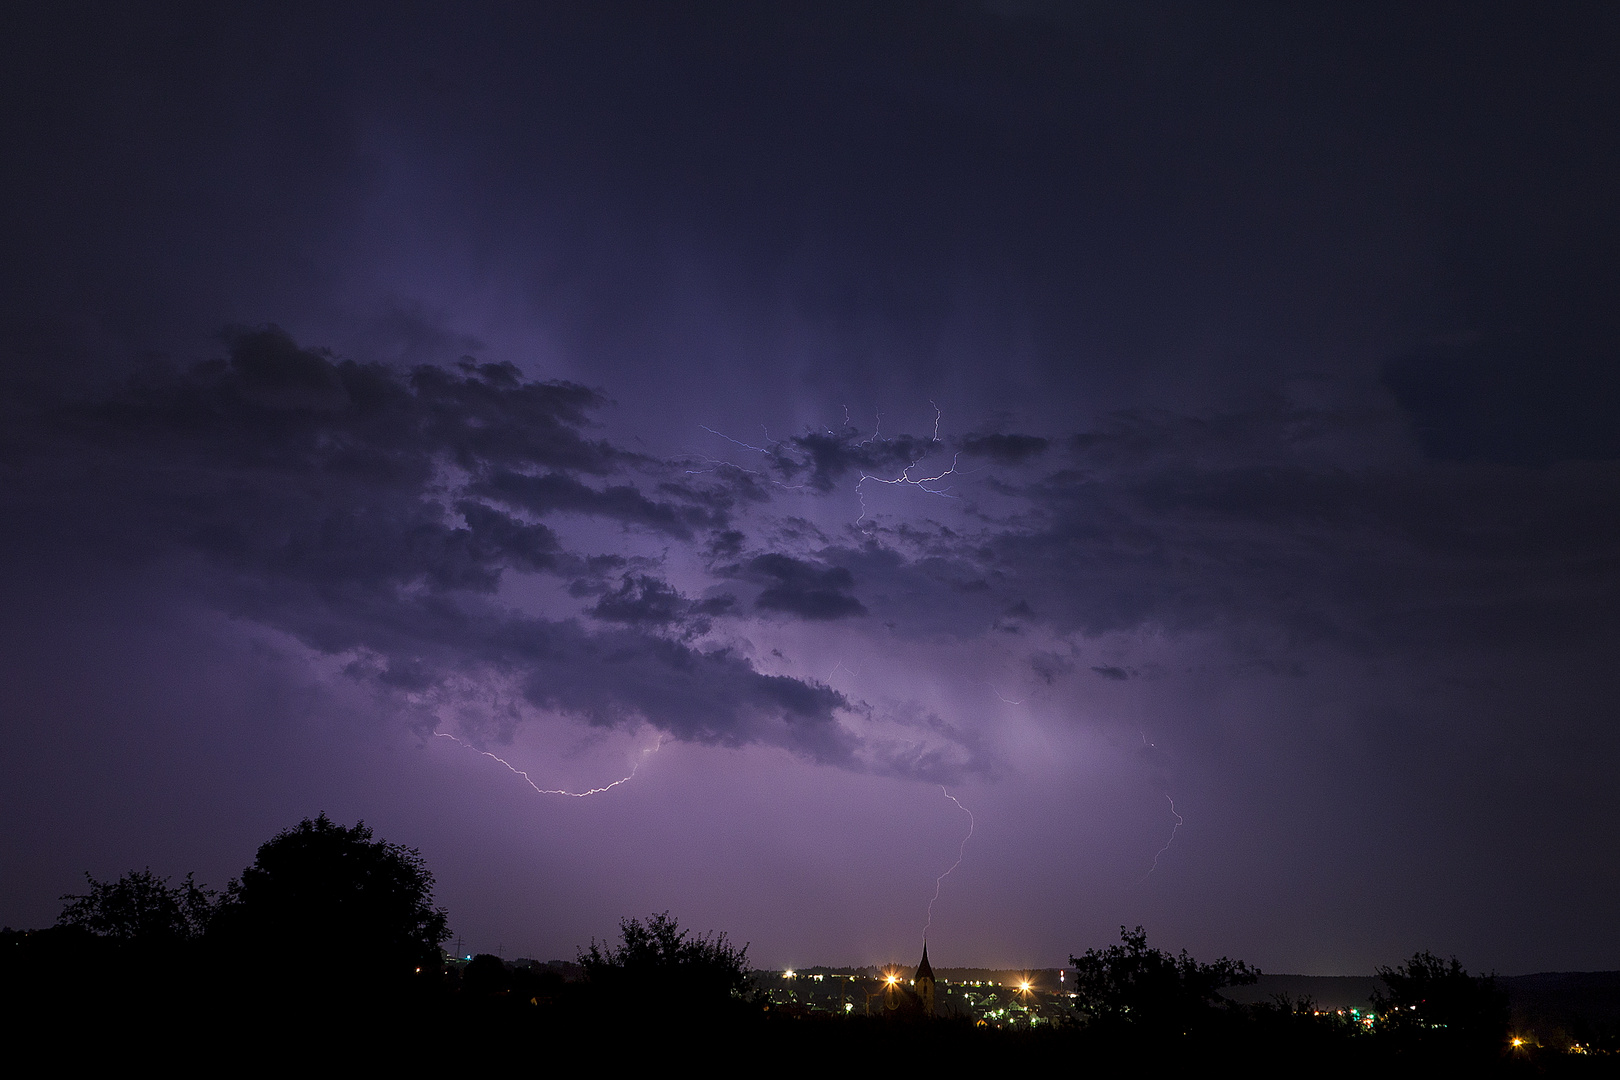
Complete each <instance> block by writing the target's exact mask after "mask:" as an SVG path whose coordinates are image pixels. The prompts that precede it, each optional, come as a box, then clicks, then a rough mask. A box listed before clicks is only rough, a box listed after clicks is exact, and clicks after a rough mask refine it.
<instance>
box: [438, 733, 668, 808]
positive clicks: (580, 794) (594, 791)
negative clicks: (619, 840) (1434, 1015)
mask: <svg viewBox="0 0 1620 1080" xmlns="http://www.w3.org/2000/svg"><path fill="white" fill-rule="evenodd" d="M433 734H434V735H437V736H438V737H439V738H441V739H449V740H450V741H451V742H453V743H456V744H458V745H460V746H465V747H466V748H467V749H469V750H471V751H472V752H473V753H475V754H482V755H484V756H485V757H487V758H489V759H490V760H491V761H498V762H500V763H501V764H502V765H505V766H506V767H507V768H508V769H510V770H511V771H512V772H514V773H517V774H518V775H519V776H521V777H523V782H524V783H526V784H528V785H529V786H530V787H532V788H533V789H534V790H535V793H536V794H539V795H567V796H568V797H569V798H571V799H583V798H585V796H587V795H600V794H602V792H604V791H612V790H613V789H614V788H616V787H618V786H619V785H620V784H626V783H629V782H630V781H631V780H633V779H635V775H636V772H637V770H639V769H640V768H641V763H642V762H643V761H646V760H647V758H648V757H649V756H650V755H652V754H656V753H658V751H659V750H660V749H662V748H663V745H664V739H665V736H663V735H660V736H658V741H657V742H655V743H653V745H651V746H649V747H647V749H645V750H643V751H642V752H641V756H640V757H639V758H638V759H637V760H636V763H635V765H633V766H632V767H631V769H630V775H629V776H625V777H621V778H620V779H618V780H615V781H613V783H611V784H608V785H606V786H605V787H598V788H591V789H590V790H589V791H564V790H562V789H561V788H543V787H541V786H540V785H539V784H537V783H535V782H534V781H533V780H532V779H530V778H529V774H528V773H526V772H524V771H523V770H522V769H520V768H518V767H517V766H515V765H513V764H512V763H511V762H510V761H507V760H506V759H505V758H503V757H498V756H497V755H495V754H492V753H490V752H489V751H488V750H480V749H478V747H476V746H474V745H472V744H471V743H469V742H464V741H462V740H461V739H458V738H456V737H455V736H454V735H451V734H450V733H449V732H447V731H435V732H434V733H433Z"/></svg>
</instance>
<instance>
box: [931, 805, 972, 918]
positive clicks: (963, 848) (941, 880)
mask: <svg viewBox="0 0 1620 1080" xmlns="http://www.w3.org/2000/svg"><path fill="white" fill-rule="evenodd" d="M939 790H940V791H942V792H944V793H945V797H946V798H947V799H949V800H951V802H953V803H956V808H957V809H958V810H960V811H962V813H964V814H966V815H967V816H968V831H967V835H966V836H964V837H962V843H961V844H959V845H958V846H957V848H956V861H955V862H953V863H951V868H950V870H947V871H945V872H944V873H943V874H941V875H939V877H937V878H935V879H934V896H933V899H932V900H929V901H928V918H927V921H926V922H924V923H923V945H924V946H926V945H927V944H928V928H929V927H930V926H933V925H934V900H938V899H939V890H940V887H941V886H942V885H944V884H945V879H946V878H948V877H950V876H951V870H955V869H956V868H957V867H958V866H961V865H962V857H963V855H964V854H966V852H967V842H968V841H969V840H971V839H973V825H974V821H973V811H971V810H969V809H968V808H967V807H965V806H963V805H962V804H961V803H959V802H957V801H956V796H955V795H952V794H951V793H950V792H949V791H945V785H944V784H941V785H939Z"/></svg>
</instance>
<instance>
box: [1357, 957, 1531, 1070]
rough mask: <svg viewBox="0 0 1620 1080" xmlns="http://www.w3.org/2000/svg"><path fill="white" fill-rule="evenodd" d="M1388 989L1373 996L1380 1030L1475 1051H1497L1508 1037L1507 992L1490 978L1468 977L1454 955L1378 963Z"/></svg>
mask: <svg viewBox="0 0 1620 1080" xmlns="http://www.w3.org/2000/svg"><path fill="white" fill-rule="evenodd" d="M1378 978H1379V979H1380V980H1381V981H1382V982H1383V984H1384V985H1385V986H1386V987H1388V993H1385V992H1384V991H1376V992H1375V993H1374V994H1373V998H1372V1002H1373V1010H1374V1011H1375V1012H1376V1013H1378V1017H1379V1028H1380V1030H1382V1031H1384V1032H1385V1033H1388V1034H1391V1035H1395V1036H1397V1037H1405V1038H1408V1039H1412V1038H1421V1039H1425V1040H1427V1041H1432V1042H1441V1043H1446V1044H1451V1045H1456V1046H1467V1047H1471V1048H1474V1049H1479V1050H1492V1049H1500V1048H1501V1046H1502V1045H1503V1044H1504V1043H1505V1042H1506V1040H1507V1027H1508V1000H1507V995H1506V994H1505V993H1503V991H1502V990H1501V989H1500V988H1499V987H1498V986H1497V985H1496V980H1495V979H1494V978H1492V977H1491V976H1488V975H1484V976H1476V975H1470V974H1469V973H1468V972H1467V971H1465V970H1463V966H1462V965H1461V964H1460V963H1458V962H1457V958H1456V957H1455V956H1454V957H1452V958H1451V959H1450V961H1445V960H1442V959H1440V958H1439V957H1438V956H1436V955H1434V954H1433V953H1431V952H1429V951H1427V950H1425V951H1423V952H1420V953H1416V954H1415V955H1413V957H1412V959H1410V960H1408V961H1406V963H1404V964H1401V965H1399V966H1397V967H1381V968H1379V969H1378Z"/></svg>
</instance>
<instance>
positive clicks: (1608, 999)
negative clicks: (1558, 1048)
mask: <svg viewBox="0 0 1620 1080" xmlns="http://www.w3.org/2000/svg"><path fill="white" fill-rule="evenodd" d="M1496 982H1497V985H1498V986H1500V987H1501V988H1502V989H1503V990H1505V991H1506V992H1507V995H1508V1007H1509V1010H1510V1013H1511V1016H1512V1020H1511V1022H1510V1023H1511V1026H1512V1029H1513V1031H1514V1033H1515V1034H1517V1035H1524V1036H1527V1037H1529V1036H1533V1037H1535V1038H1537V1039H1539V1040H1540V1041H1541V1042H1542V1043H1543V1044H1546V1045H1561V1044H1563V1043H1568V1042H1592V1041H1594V1040H1596V1039H1600V1038H1603V1037H1605V1036H1607V1037H1610V1038H1612V1037H1615V1036H1617V1035H1620V971H1550V972H1542V973H1540V974H1537V975H1499V976H1497V978H1496ZM1378 986H1379V983H1378V979H1377V978H1375V977H1373V976H1370V975H1262V976H1260V979H1259V981H1257V982H1255V983H1254V984H1253V985H1250V986H1232V987H1228V988H1227V989H1226V991H1225V995H1226V996H1227V997H1228V998H1230V999H1231V1000H1233V1001H1237V1002H1241V1003H1243V1004H1253V1003H1256V1002H1263V1001H1274V1000H1277V999H1278V998H1279V997H1282V996H1284V995H1286V997H1287V999H1288V1000H1290V1001H1294V1002H1298V1001H1304V1000H1309V1001H1311V1002H1312V1003H1314V1004H1315V1006H1316V1007H1317V1008H1319V1009H1335V1010H1336V1009H1346V1010H1348V1009H1365V1008H1367V1007H1368V1005H1369V1003H1370V1001H1371V998H1372V994H1373V991H1374V990H1375V989H1377V988H1378Z"/></svg>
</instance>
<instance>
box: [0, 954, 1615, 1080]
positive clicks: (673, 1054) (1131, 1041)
mask: <svg viewBox="0 0 1620 1080" xmlns="http://www.w3.org/2000/svg"><path fill="white" fill-rule="evenodd" d="M4 945H5V948H4V949H0V953H3V960H0V1032H3V1035H4V1038H5V1040H6V1042H7V1044H8V1049H9V1050H10V1051H11V1053H12V1055H13V1056H14V1057H18V1058H19V1059H20V1055H21V1054H22V1053H23V1052H24V1051H25V1050H29V1049H33V1050H36V1051H42V1052H43V1053H44V1054H45V1060H46V1061H47V1062H50V1063H54V1065H55V1067H60V1068H77V1069H84V1068H93V1067H100V1066H113V1067H120V1068H128V1067H129V1066H130V1065H131V1064H132V1063H137V1062H150V1063H153V1064H155V1065H157V1066H158V1067H160V1068H163V1067H167V1068H208V1069H211V1070H212V1069H229V1070H232V1071H236V1072H240V1071H248V1072H253V1073H258V1072H266V1071H271V1070H276V1071H286V1070H290V1069H303V1070H310V1069H321V1070H323V1071H330V1070H334V1069H348V1070H365V1071H366V1072H368V1073H371V1074H376V1073H377V1072H379V1071H382V1070H387V1071H391V1072H397V1073H404V1074H411V1075H416V1074H419V1073H422V1072H425V1071H429V1070H455V1071H456V1072H457V1073H465V1072H467V1071H468V1070H485V1069H509V1068H521V1069H525V1070H533V1069H536V1068H545V1067H548V1066H550V1067H560V1068H566V1069H569V1070H575V1071H577V1070H579V1069H581V1068H590V1067H592V1066H596V1067H605V1068H612V1069H615V1070H618V1069H624V1068H656V1069H667V1068H668V1067H670V1066H672V1065H675V1064H679V1063H681V1062H686V1061H690V1062H693V1063H695V1064H699V1065H703V1066H709V1067H712V1066H715V1065H719V1066H722V1067H727V1068H743V1069H749V1068H763V1069H775V1070H779V1071H784V1072H789V1073H792V1074H794V1075H798V1074H802V1073H807V1072H817V1071H822V1070H829V1071H837V1072H839V1073H840V1074H845V1073H847V1072H848V1071H849V1070H850V1069H856V1070H862V1069H869V1068H886V1067H888V1066H889V1065H893V1066H895V1067H904V1068H907V1069H929V1070H939V1071H940V1072H941V1073H942V1074H953V1075H955V1074H960V1073H961V1072H962V1071H963V1070H977V1071H978V1075H981V1076H990V1075H1007V1074H1008V1072H1009V1071H1014V1074H1015V1075H1019V1074H1022V1072H1023V1071H1024V1070H1031V1069H1064V1070H1080V1071H1082V1072H1084V1073H1085V1074H1087V1075H1091V1076H1103V1077H1106V1076H1127V1075H1128V1076H1139V1075H1143V1074H1144V1072H1145V1071H1148V1072H1153V1073H1157V1072H1169V1071H1172V1070H1173V1071H1174V1072H1175V1074H1177V1075H1181V1076H1197V1075H1203V1074H1210V1075H1214V1074H1216V1073H1217V1072H1219V1073H1220V1074H1222V1075H1225V1074H1228V1073H1233V1072H1236V1073H1238V1074H1239V1075H1249V1076H1284V1075H1287V1076H1297V1075H1311V1076H1315V1077H1361V1076H1376V1077H1379V1078H1381V1080H1382V1078H1388V1077H1404V1076H1424V1077H1429V1076H1437V1075H1444V1076H1503V1077H1520V1076H1522V1077H1538V1076H1553V1077H1562V1076H1572V1077H1581V1076H1620V1053H1617V1052H1615V1051H1617V1050H1620V1046H1615V1045H1610V1043H1611V1042H1614V1041H1615V1040H1614V1038H1613V1036H1614V1034H1615V1033H1613V1032H1607V1031H1599V1032H1598V1033H1597V1035H1596V1038H1595V1040H1594V1042H1593V1043H1591V1044H1590V1052H1589V1053H1585V1054H1571V1053H1568V1052H1567V1048H1568V1045H1569V1044H1568V1043H1563V1044H1560V1045H1556V1046H1555V1045H1546V1044H1544V1045H1536V1040H1535V1039H1530V1040H1528V1041H1527V1042H1526V1044H1525V1045H1524V1046H1522V1047H1520V1048H1518V1049H1509V1048H1507V1046H1506V1044H1505V1041H1504V1040H1502V1039H1497V1038H1496V1037H1495V1036H1489V1037H1474V1038H1472V1039H1467V1040H1464V1039H1458V1038H1453V1037H1449V1036H1448V1034H1447V1033H1445V1032H1389V1033H1384V1034H1368V1033H1366V1032H1364V1031H1360V1030H1358V1029H1357V1027H1356V1026H1355V1025H1352V1024H1348V1023H1345V1022H1343V1021H1340V1020H1338V1019H1337V1018H1335V1017H1332V1016H1321V1015H1311V1014H1310V1013H1308V1012H1301V1011H1299V1010H1298V1008H1297V1003H1296V1004H1295V1007H1294V1008H1291V1009H1290V1008H1283V1007H1280V1006H1279V1004H1278V1003H1277V1002H1275V1001H1273V1002H1269V1003H1267V1002H1256V1003H1254V1004H1251V1005H1246V1006H1232V1007H1230V1008H1225V1009H1217V1010H1209V1011H1208V1012H1206V1013H1202V1014H1200V1015H1198V1016H1197V1017H1195V1018H1193V1019H1191V1020H1187V1021H1185V1022H1178V1023H1176V1024H1174V1025H1167V1024H1163V1023H1154V1022H1151V1020H1150V1021H1149V1022H1148V1023H1144V1024H1131V1025H1122V1026H1117V1027H1113V1028H1096V1027H1093V1028H1084V1027H1081V1026H1080V1025H1078V1024H1059V1025H1050V1026H1045V1027H1042V1028H1038V1029H1035V1030H1028V1029H1024V1030H1016V1029H998V1028H994V1027H981V1026H977V1025H975V1024H974V1023H973V1022H972V1021H949V1020H938V1019H925V1018H923V1017H921V1016H910V1017H908V1016H904V1015H900V1016H890V1017H866V1016H860V1015H854V1016H836V1015H828V1014H824V1013H823V1014H816V1013H811V1014H805V1013H803V1012H797V1011H793V1010H789V1009H784V1008H776V1007H771V1006H769V1005H767V1004H765V1003H764V1002H763V1001H757V1000H756V1001H755V1002H753V1003H749V1002H744V1001H741V1000H736V999H730V1000H726V999H722V1000H719V1001H715V1000H704V999H703V998H702V997H701V996H700V995H699V994H697V993H695V992H691V988H690V987H685V986H683V985H682V984H681V983H680V981H679V980H674V981H670V982H667V983H666V984H664V985H656V986H655V985H648V984H645V983H644V982H642V981H639V980H638V981H637V982H636V984H635V985H626V986H620V987H617V988H615V989H614V990H613V991H612V992H606V991H604V990H602V989H601V988H598V987H593V986H592V985H590V984H589V983H587V982H579V981H575V982H568V981H565V980H563V979H562V978H557V977H553V978H543V977H528V976H522V975H518V974H511V973H509V975H510V977H509V978H508V977H502V976H500V975H499V966H498V965H496V969H497V972H496V976H495V978H494V981H489V982H483V983H480V982H479V981H478V979H476V978H474V977H473V974H476V971H474V970H473V969H469V971H473V974H467V975H460V974H458V973H457V972H454V971H429V972H424V973H421V974H420V975H418V976H414V977H412V978H410V979H409V980H407V981H404V982H395V983H392V984H387V983H380V982H376V981H375V980H373V981H369V982H368V981H367V980H366V979H364V978H362V977H359V976H358V975H356V974H355V972H353V971H350V972H349V973H348V974H347V975H343V974H342V972H343V966H342V957H341V954H340V953H339V954H337V955H329V956H323V955H314V954H310V955H301V954H293V955H276V956H271V955H264V956H262V957H261V958H260V959H259V960H258V961H257V962H256V963H255V964H253V965H244V964H242V963H240V962H239V961H233V962H231V963H222V962H219V961H218V959H217V958H214V959H211V958H210V957H209V956H208V955H207V954H206V952H198V951H193V952H189V953H188V952H185V951H165V950H149V951H140V950H130V949H122V950H117V949H109V948H107V947H105V945H104V944H103V943H99V942H96V941H94V940H92V939H88V938H73V937H72V936H71V935H63V934H61V933H60V932H57V931H52V932H46V933H45V934H43V935H18V934H12V935H8V937H7V939H6V941H5V942H4ZM1544 989H1548V990H1549V991H1552V992H1553V994H1552V997H1553V999H1554V1000H1555V1001H1563V1002H1564V1003H1565V1004H1566V1005H1570V1006H1573V1004H1575V1003H1578V1001H1579V1000H1581V995H1582V994H1583V993H1585V992H1586V991H1590V990H1592V989H1593V988H1592V987H1589V986H1585V985H1584V984H1580V980H1578V979H1577V980H1575V981H1573V982H1572V981H1570V980H1569V979H1567V978H1566V979H1563V980H1562V981H1561V982H1559V981H1556V980H1555V981H1554V983H1552V984H1550V985H1549V987H1547V988H1544Z"/></svg>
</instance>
